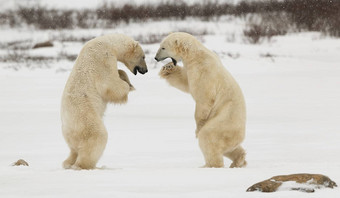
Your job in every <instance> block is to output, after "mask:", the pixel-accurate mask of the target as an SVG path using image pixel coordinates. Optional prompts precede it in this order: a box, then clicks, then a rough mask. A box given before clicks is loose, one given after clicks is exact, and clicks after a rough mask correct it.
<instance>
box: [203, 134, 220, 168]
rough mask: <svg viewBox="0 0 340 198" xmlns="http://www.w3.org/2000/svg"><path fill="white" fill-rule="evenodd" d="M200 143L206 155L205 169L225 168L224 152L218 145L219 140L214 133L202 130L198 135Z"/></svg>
mask: <svg viewBox="0 0 340 198" xmlns="http://www.w3.org/2000/svg"><path fill="white" fill-rule="evenodd" d="M198 141H199V146H200V148H201V151H202V153H203V155H204V159H205V165H204V166H203V167H205V168H222V167H224V161H223V152H222V151H221V149H220V148H219V146H218V145H216V143H217V142H218V140H217V139H216V137H214V135H213V133H209V132H208V131H204V130H201V131H200V133H199V134H198Z"/></svg>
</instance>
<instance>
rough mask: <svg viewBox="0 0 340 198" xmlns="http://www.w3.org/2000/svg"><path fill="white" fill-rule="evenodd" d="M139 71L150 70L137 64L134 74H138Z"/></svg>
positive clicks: (143, 72)
mask: <svg viewBox="0 0 340 198" xmlns="http://www.w3.org/2000/svg"><path fill="white" fill-rule="evenodd" d="M137 72H139V73H141V74H145V73H146V72H148V69H147V68H142V67H140V66H136V67H135V68H133V74H134V75H137Z"/></svg>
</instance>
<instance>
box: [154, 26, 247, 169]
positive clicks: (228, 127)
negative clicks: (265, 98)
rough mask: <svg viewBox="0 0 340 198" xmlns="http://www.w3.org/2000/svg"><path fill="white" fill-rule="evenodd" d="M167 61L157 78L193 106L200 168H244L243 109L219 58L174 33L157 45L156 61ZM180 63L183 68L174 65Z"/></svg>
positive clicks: (188, 37) (234, 84) (191, 39)
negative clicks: (226, 163) (189, 99)
mask: <svg viewBox="0 0 340 198" xmlns="http://www.w3.org/2000/svg"><path fill="white" fill-rule="evenodd" d="M166 58H171V59H172V62H170V63H168V64H166V65H165V66H163V67H162V69H161V71H160V73H159V74H160V76H161V77H162V78H164V79H166V80H167V81H168V83H169V84H170V85H172V86H173V87H176V88H178V89H180V90H182V91H184V92H187V93H190V94H191V95H192V97H193V99H194V100H195V102H196V110H195V121H196V137H197V138H198V141H199V146H200V148H201V151H202V153H203V155H204V158H205V165H204V167H216V168H217V167H224V160H223V156H225V157H228V158H229V159H231V160H232V164H231V165H230V167H231V168H233V167H244V166H246V164H247V162H246V160H245V156H246V152H245V150H244V149H243V148H242V146H241V143H242V141H243V140H244V138H245V129H246V106H245V101H244V97H243V94H242V91H241V89H240V87H239V85H238V83H237V82H236V81H235V79H234V78H233V77H232V76H231V74H230V73H229V72H228V71H227V70H226V68H225V67H224V66H223V65H222V63H221V61H220V59H219V57H218V56H217V55H216V54H215V53H214V52H212V51H210V50H209V49H207V48H206V47H205V46H203V45H202V44H201V43H200V42H199V41H198V40H197V39H196V38H195V37H194V36H192V35H190V34H187V33H182V32H176V33H172V34H170V35H168V36H167V37H166V38H165V39H164V40H163V41H162V43H161V44H160V48H159V50H158V52H157V54H156V57H155V59H156V60H157V61H161V60H164V59H166ZM178 61H182V62H183V67H181V66H178V65H177V62H178Z"/></svg>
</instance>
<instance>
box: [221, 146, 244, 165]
mask: <svg viewBox="0 0 340 198" xmlns="http://www.w3.org/2000/svg"><path fill="white" fill-rule="evenodd" d="M224 156H226V157H228V158H229V159H231V160H232V161H233V163H231V165H230V167H229V168H241V167H245V166H246V165H247V161H246V160H245V158H246V151H245V150H244V149H243V148H242V146H241V145H240V146H238V147H236V149H234V150H233V151H231V152H227V153H225V154H224Z"/></svg>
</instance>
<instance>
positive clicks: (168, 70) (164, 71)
mask: <svg viewBox="0 0 340 198" xmlns="http://www.w3.org/2000/svg"><path fill="white" fill-rule="evenodd" d="M176 70H177V66H176V65H174V64H173V63H172V62H170V63H168V64H166V65H164V66H163V67H162V69H161V71H160V72H159V75H160V76H161V77H166V76H168V75H169V74H171V73H173V72H174V71H176Z"/></svg>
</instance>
